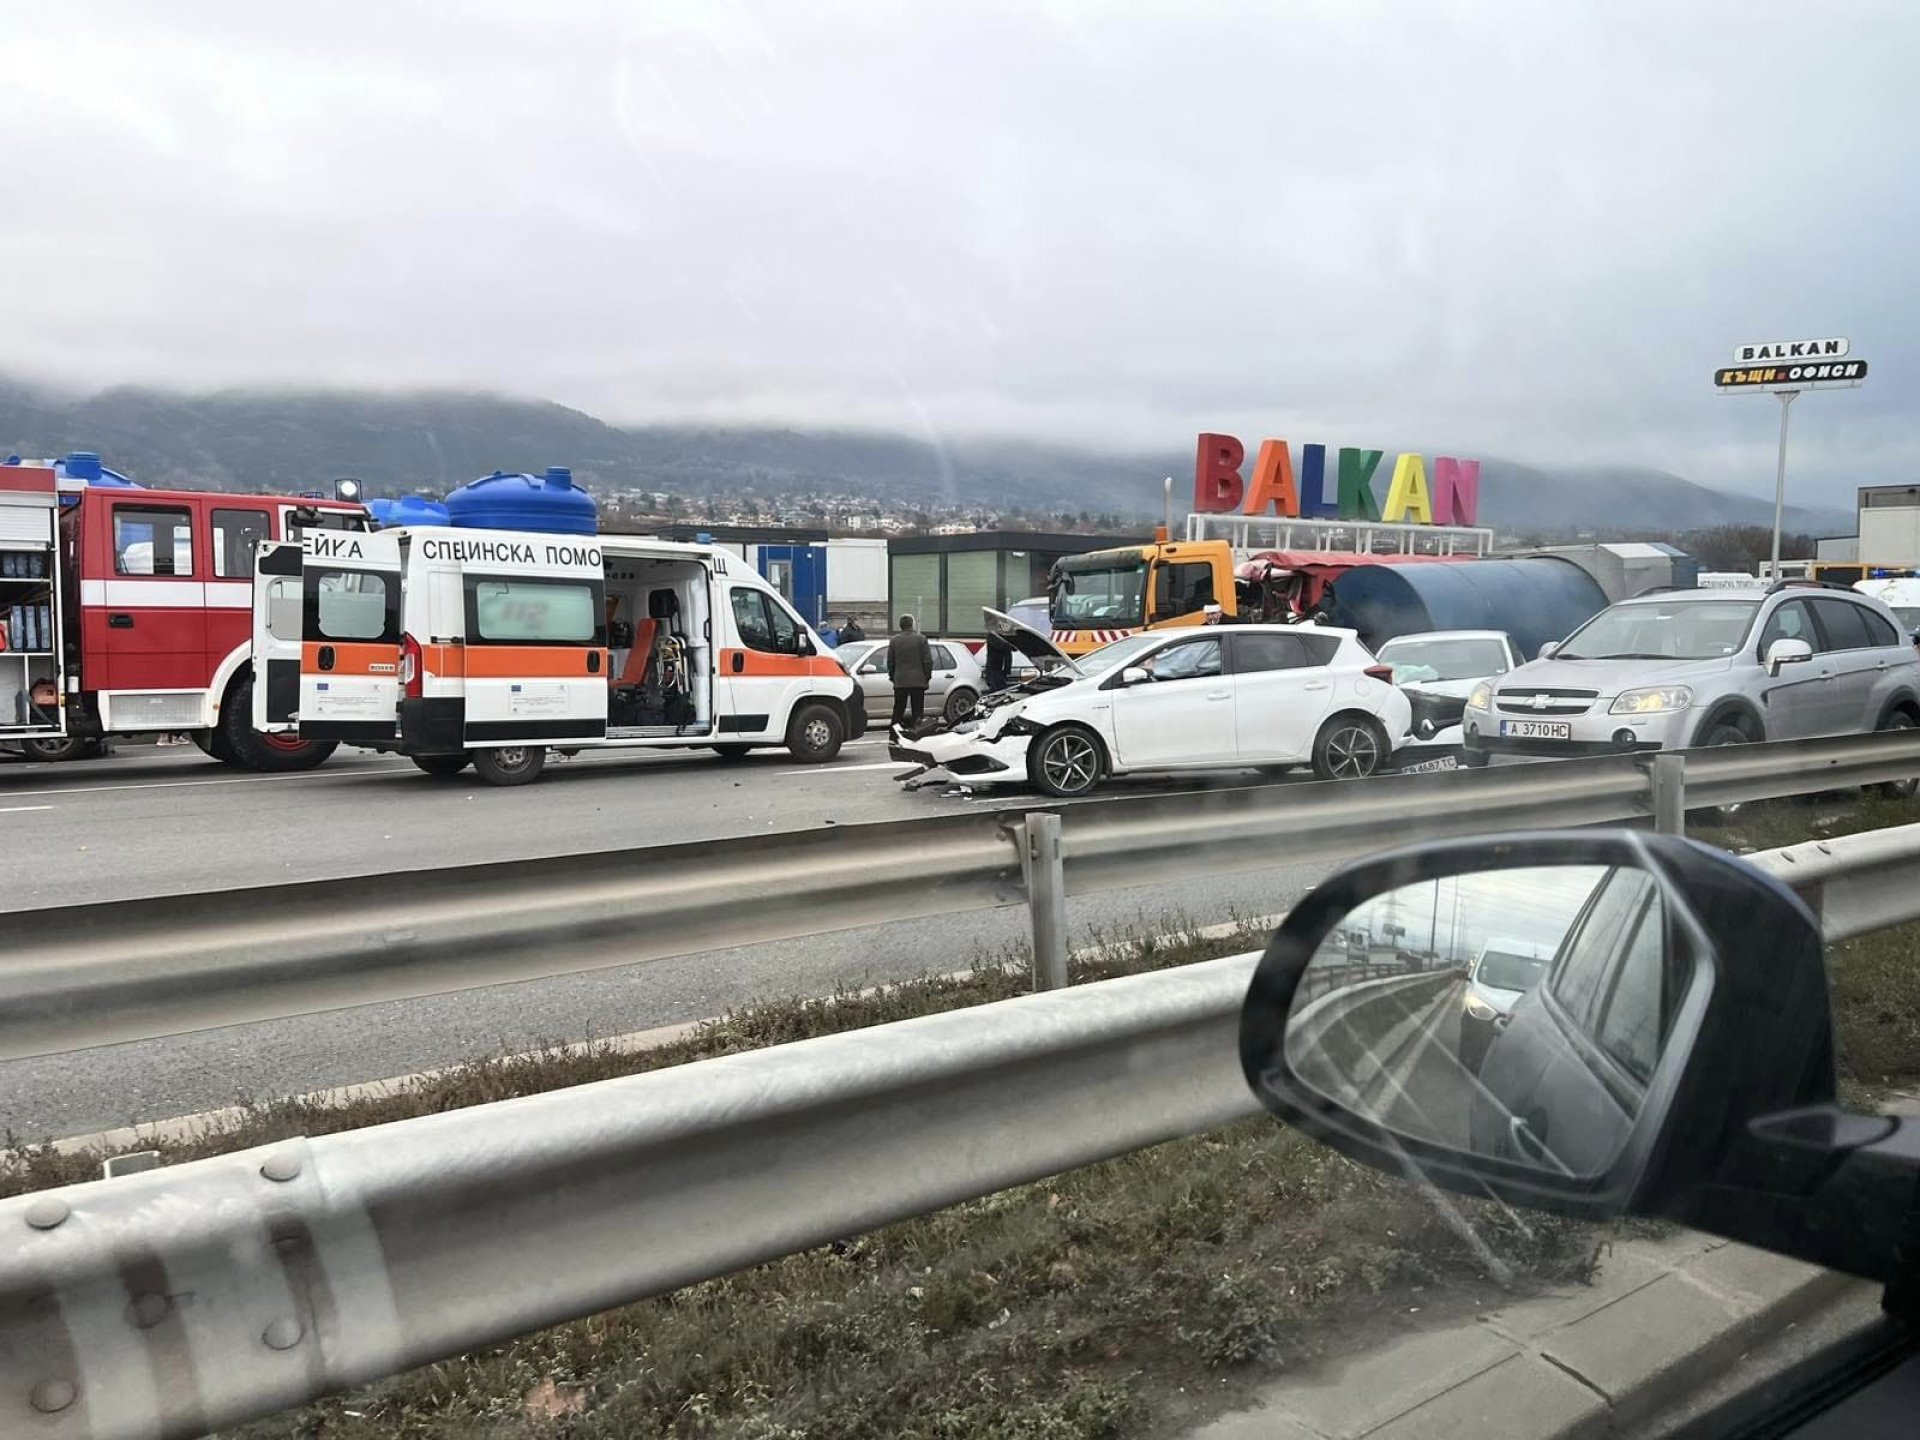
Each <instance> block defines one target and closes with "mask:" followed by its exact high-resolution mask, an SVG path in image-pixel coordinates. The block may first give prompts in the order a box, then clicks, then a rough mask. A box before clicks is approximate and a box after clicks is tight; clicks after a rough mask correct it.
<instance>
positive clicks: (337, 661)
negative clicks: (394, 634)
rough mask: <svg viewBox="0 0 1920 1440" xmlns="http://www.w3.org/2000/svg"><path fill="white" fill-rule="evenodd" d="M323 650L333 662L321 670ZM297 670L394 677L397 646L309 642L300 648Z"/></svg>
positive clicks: (398, 659) (321, 673) (397, 654)
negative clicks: (331, 653) (298, 667)
mask: <svg viewBox="0 0 1920 1440" xmlns="http://www.w3.org/2000/svg"><path fill="white" fill-rule="evenodd" d="M322 650H331V651H333V663H332V664H331V665H328V666H326V667H324V668H322V666H321V664H320V652H321V651H322ZM376 667H378V668H376ZM300 669H301V670H302V671H303V672H305V673H306V674H308V675H394V674H397V673H398V672H399V669H400V647H399V646H398V645H370V644H365V643H360V642H348V643H345V644H343V643H341V642H340V641H337V640H324V641H323V640H309V641H307V642H306V643H305V644H303V645H302V646H301V647H300Z"/></svg>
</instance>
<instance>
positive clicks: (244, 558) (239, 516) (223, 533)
mask: <svg viewBox="0 0 1920 1440" xmlns="http://www.w3.org/2000/svg"><path fill="white" fill-rule="evenodd" d="M267 537H268V523H267V512H266V511H264V510H215V511H214V512H213V573H214V574H215V575H216V576H224V577H227V578H230V579H251V578H252V577H253V547H254V546H256V545H258V544H259V543H260V542H261V541H262V540H265V539H266V538H267Z"/></svg>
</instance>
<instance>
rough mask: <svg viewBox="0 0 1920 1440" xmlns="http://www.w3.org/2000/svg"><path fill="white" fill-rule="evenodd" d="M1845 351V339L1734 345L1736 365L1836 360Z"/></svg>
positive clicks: (1771, 341) (1778, 341)
mask: <svg viewBox="0 0 1920 1440" xmlns="http://www.w3.org/2000/svg"><path fill="white" fill-rule="evenodd" d="M1846 353H1847V342H1846V341H1845V340H1768V341H1764V342H1763V343H1761V344H1759V345H1736V346H1734V347H1733V361H1734V364H1736V365H1754V364H1765V363H1766V362H1767V361H1769V360H1787V361H1793V360H1838V359H1839V358H1840V357H1841V356H1842V355H1844V354H1846Z"/></svg>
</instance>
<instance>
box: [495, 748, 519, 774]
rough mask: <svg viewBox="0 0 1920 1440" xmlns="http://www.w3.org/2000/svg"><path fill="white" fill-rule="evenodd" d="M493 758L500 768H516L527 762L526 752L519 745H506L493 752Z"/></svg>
mask: <svg viewBox="0 0 1920 1440" xmlns="http://www.w3.org/2000/svg"><path fill="white" fill-rule="evenodd" d="M493 760H494V763H495V764H496V765H498V766H499V767H500V768H501V769H502V770H518V769H519V768H520V767H521V766H523V765H525V764H526V763H527V752H526V749H525V747H523V746H520V745H508V746H506V747H505V748H504V749H500V750H496V751H494V752H493Z"/></svg>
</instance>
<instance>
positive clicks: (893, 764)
mask: <svg viewBox="0 0 1920 1440" xmlns="http://www.w3.org/2000/svg"><path fill="white" fill-rule="evenodd" d="M918 763H919V762H918V761H916V760H881V761H878V762H876V763H874V764H870V765H809V766H808V767H807V768H806V769H805V770H776V771H774V774H776V775H818V774H821V773H822V772H825V773H827V774H829V775H845V774H847V773H849V772H850V771H854V770H909V769H911V768H912V767H913V766H915V765H917V764H918Z"/></svg>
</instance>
